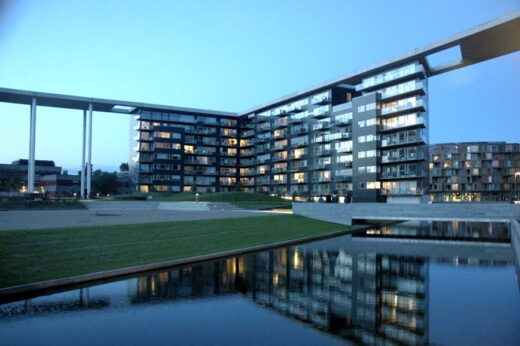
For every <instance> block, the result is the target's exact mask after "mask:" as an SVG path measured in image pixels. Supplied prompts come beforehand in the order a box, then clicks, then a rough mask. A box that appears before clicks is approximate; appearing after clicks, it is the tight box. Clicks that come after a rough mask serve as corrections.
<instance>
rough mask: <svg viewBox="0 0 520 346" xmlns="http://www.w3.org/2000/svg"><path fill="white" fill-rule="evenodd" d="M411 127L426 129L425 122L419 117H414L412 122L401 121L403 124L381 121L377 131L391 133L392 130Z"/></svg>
mask: <svg viewBox="0 0 520 346" xmlns="http://www.w3.org/2000/svg"><path fill="white" fill-rule="evenodd" d="M412 127H426V122H425V121H424V118H423V117H421V116H418V117H416V118H415V119H414V120H412V121H403V122H385V121H382V122H381V125H379V131H392V130H400V129H405V128H412Z"/></svg>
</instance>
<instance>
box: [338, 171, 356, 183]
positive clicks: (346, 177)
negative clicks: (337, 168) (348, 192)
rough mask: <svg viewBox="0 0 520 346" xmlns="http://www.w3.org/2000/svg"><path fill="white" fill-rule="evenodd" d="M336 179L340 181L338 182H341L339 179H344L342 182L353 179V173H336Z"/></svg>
mask: <svg viewBox="0 0 520 346" xmlns="http://www.w3.org/2000/svg"><path fill="white" fill-rule="evenodd" d="M334 180H335V181H338V182H339V181H342V182H344V181H351V180H352V173H351V174H350V175H344V174H342V175H336V176H335V177H334Z"/></svg>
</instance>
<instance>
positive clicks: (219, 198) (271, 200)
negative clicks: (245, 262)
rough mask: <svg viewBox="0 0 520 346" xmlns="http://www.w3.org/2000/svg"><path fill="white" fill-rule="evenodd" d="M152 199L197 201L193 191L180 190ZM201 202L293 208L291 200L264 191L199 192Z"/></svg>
mask: <svg viewBox="0 0 520 346" xmlns="http://www.w3.org/2000/svg"><path fill="white" fill-rule="evenodd" d="M152 196H153V198H152V201H159V202H167V201H168V202H195V200H196V197H195V194H194V193H191V192H180V193H173V194H169V193H168V194H160V193H158V194H154V195H152ZM199 201H200V202H225V203H231V204H233V205H236V206H237V207H239V208H243V209H257V210H258V209H274V208H291V201H288V200H286V199H283V198H280V197H276V196H269V195H265V194H262V193H252V192H213V193H201V194H199Z"/></svg>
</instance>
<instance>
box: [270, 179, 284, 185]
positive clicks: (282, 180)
mask: <svg viewBox="0 0 520 346" xmlns="http://www.w3.org/2000/svg"><path fill="white" fill-rule="evenodd" d="M273 184H275V185H282V184H287V179H281V180H273Z"/></svg>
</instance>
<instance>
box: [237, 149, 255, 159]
mask: <svg viewBox="0 0 520 346" xmlns="http://www.w3.org/2000/svg"><path fill="white" fill-rule="evenodd" d="M255 154H256V153H255V151H253V150H244V149H242V150H240V156H244V157H247V156H253V155H255Z"/></svg>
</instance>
